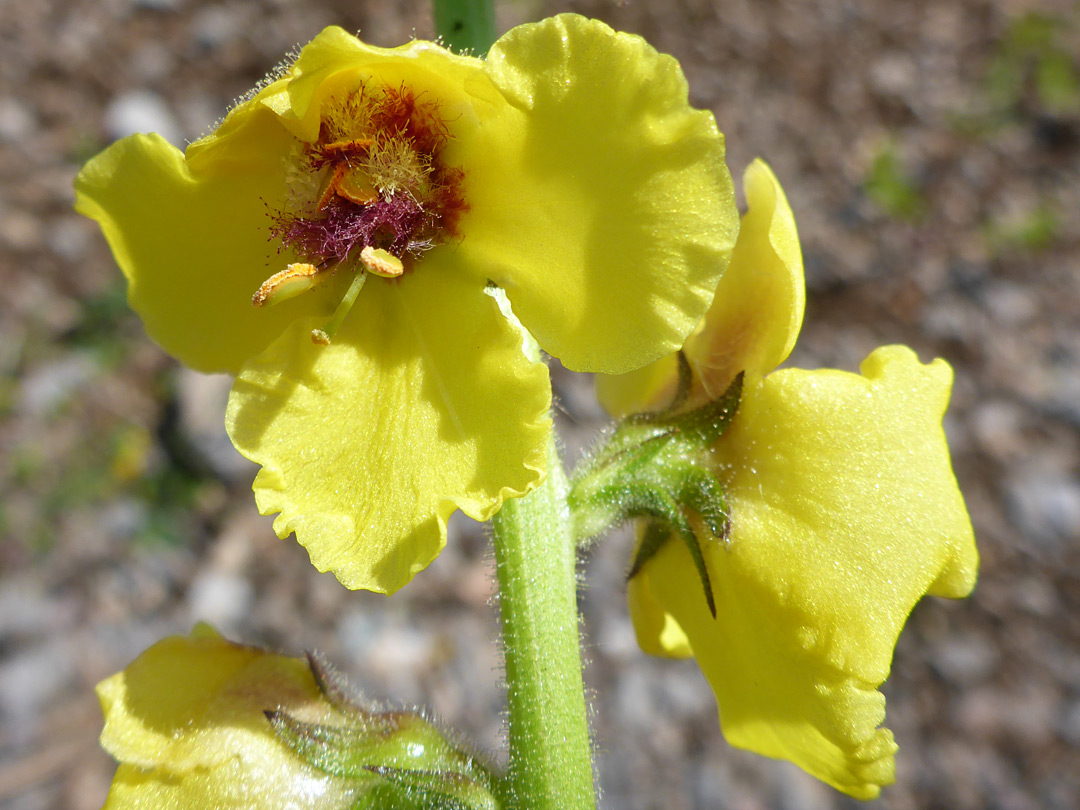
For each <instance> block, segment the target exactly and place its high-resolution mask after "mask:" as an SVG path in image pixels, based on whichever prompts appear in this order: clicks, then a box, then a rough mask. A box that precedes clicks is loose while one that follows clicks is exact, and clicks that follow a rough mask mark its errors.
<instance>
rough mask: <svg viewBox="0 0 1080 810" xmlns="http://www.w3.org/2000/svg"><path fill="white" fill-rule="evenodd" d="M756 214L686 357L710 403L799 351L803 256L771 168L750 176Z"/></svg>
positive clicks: (754, 166)
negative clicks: (741, 377) (736, 382)
mask: <svg viewBox="0 0 1080 810" xmlns="http://www.w3.org/2000/svg"><path fill="white" fill-rule="evenodd" d="M743 190H744V191H745V193H746V202H747V205H748V210H747V212H746V214H745V215H744V216H743V218H742V224H741V226H740V228H739V239H738V241H737V242H736V243H735V252H734V254H733V255H732V257H731V266H730V267H729V268H728V271H727V272H726V273H725V274H724V276H723V278H721V279H720V284H719V285H718V286H717V288H716V297H715V298H714V299H713V303H712V306H711V307H710V308H709V313H708V315H706V316H705V325H704V328H703V329H701V330H699V331H696V332H695V333H694V334H693V335H692V336H691V337H690V338H689V339H688V340H687V341H686V347H685V351H686V356H687V359H688V360H689V361H690V366H691V368H693V369H694V377H695V383H697V384H700V385H701V387H702V388H703V389H704V391H703V393H704V397H703V398H705V399H715V398H716V397H718V396H720V395H721V394H722V393H723V392H724V391H726V390H727V387H728V386H729V385H730V384H731V381H732V380H733V379H734V378H735V375H736V374H738V373H739V372H740V371H745V372H747V375H748V376H750V377H753V376H755V375H756V376H763V375H765V374H768V373H769V372H770V371H772V370H773V369H774V368H776V367H777V366H778V365H780V364H781V363H782V362H784V360H785V359H787V356H788V355H789V354H790V353H791V349H792V347H794V345H795V339H796V338H797V337H798V336H799V328H800V327H801V326H802V319H803V310H804V308H805V306H806V284H805V281H804V278H803V263H802V251H801V250H800V248H799V234H798V232H797V231H796V229H795V217H794V215H793V214H792V213H791V207H790V206H789V205H788V201H787V198H786V197H785V196H784V190H783V189H782V188H781V187H780V183H779V181H777V179H776V176H775V175H774V174H773V173H772V170H771V169H770V168H769V167H768V165H766V163H765V162H764V161H762V160H760V159H758V160H755V161H754V162H753V163H751V164H750V166H749V167H747V169H746V172H745V173H744V174H743Z"/></svg>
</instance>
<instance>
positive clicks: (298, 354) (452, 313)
mask: <svg viewBox="0 0 1080 810" xmlns="http://www.w3.org/2000/svg"><path fill="white" fill-rule="evenodd" d="M434 260H436V257H434V256H431V257H428V259H427V261H429V262H430V261H434ZM426 269H428V270H430V271H431V272H425V273H408V274H406V275H404V276H403V277H402V278H401V279H399V280H394V281H388V282H381V281H377V282H372V283H371V284H368V285H367V286H366V287H365V288H364V290H363V293H362V294H361V295H360V296H359V297H358V299H357V301H356V304H355V306H354V307H353V310H352V312H351V313H350V314H349V316H348V318H347V319H346V320H345V322H344V324H343V325H342V326H341V328H340V330H339V331H338V332H337V333H336V334H335V335H334V336H333V341H332V342H331V343H330V345H328V346H313V345H312V344H311V342H310V341H309V340H308V339H307V333H308V332H310V330H311V329H312V326H313V325H314V324H312V322H310V321H307V322H300V323H298V324H297V325H296V326H295V327H294V328H293V329H290V330H289V331H287V332H286V333H285V334H284V335H283V336H282V337H281V338H280V339H279V340H278V341H276V342H275V343H273V344H272V345H271V346H270V348H269V349H267V351H266V352H264V353H263V354H261V355H259V356H258V357H255V358H253V359H252V360H251V361H250V362H249V363H247V364H246V365H245V366H244V369H243V371H242V372H241V374H240V376H239V377H238V379H237V381H236V383H235V385H234V386H233V391H232V394H231V396H230V400H229V408H228V413H227V416H226V423H227V427H228V430H229V435H230V437H231V438H232V440H233V443H234V444H235V445H236V447H237V448H238V449H239V450H240V451H241V452H242V453H243V454H244V455H246V456H247V457H248V458H250V459H252V460H253V461H255V462H257V463H259V464H261V465H262V467H263V469H262V470H261V471H260V472H259V474H258V476H257V477H256V479H255V499H256V502H257V503H258V505H259V509H260V511H261V512H262V513H263V514H272V513H275V512H280V513H281V514H280V515H278V517H277V518H276V520H275V521H274V529H275V531H276V532H277V534H278V536H279V537H287V536H288V535H289V534H290V533H292V532H295V533H296V536H297V539H298V540H299V542H300V543H301V544H302V545H304V546H305V547H306V548H307V549H308V552H309V554H310V555H311V561H312V563H313V564H314V565H315V567H316V568H318V569H319V570H320V571H326V570H330V571H333V572H334V574H335V576H337V577H338V579H339V580H341V582H342V583H343V584H344V585H346V587H349V588H365V589H368V590H374V591H379V592H382V593H391V592H393V591H396V590H398V589H399V588H401V587H402V586H403V585H404V584H405V583H407V582H408V581H409V580H410V579H411V578H412V577H413V576H414V575H415V574H416V573H417V572H418V571H420V570H421V569H423V568H424V567H426V566H427V565H428V564H429V563H430V562H431V560H432V559H434V557H435V555H436V554H438V552H439V551H440V550H441V549H442V547H443V545H444V544H445V542H446V521H447V519H448V518H449V516H450V513H451V512H453V511H454V509H461V510H462V511H463V512H464V513H465V514H467V515H469V516H470V517H472V518H475V519H477V520H486V519H488V518H489V517H491V515H492V514H493V513H494V512H496V511H497V510H498V508H499V506H500V505H501V504H502V501H503V499H504V498H506V497H515V496H518V495H521V494H523V493H525V492H527V491H529V490H530V489H532V488H533V487H534V486H536V485H537V484H538V483H539V482H540V481H541V480H542V478H543V476H544V470H545V468H546V443H547V437H548V434H549V431H550V429H551V424H550V418H549V416H548V408H549V406H550V397H551V391H550V384H549V382H548V376H547V370H546V368H545V367H544V366H543V365H542V364H540V363H536V362H533V361H531V360H529V359H528V358H527V357H526V355H525V353H524V351H523V342H522V335H521V333H520V332H519V331H518V330H517V329H516V328H515V327H513V326H512V325H511V324H510V323H509V322H508V321H507V320H506V319H505V318H504V317H503V315H502V313H501V312H500V311H499V308H498V304H497V302H496V301H495V300H494V299H493V298H491V297H490V296H487V295H484V294H483V288H479V289H478V288H477V287H476V286H475V285H474V284H473V283H472V282H471V281H470V280H469V279H468V278H463V277H462V276H460V275H455V274H452V273H443V272H439V270H440V268H439V267H438V266H436V265H428V266H427V268H426Z"/></svg>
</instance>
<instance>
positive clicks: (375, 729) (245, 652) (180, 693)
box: [97, 625, 493, 810]
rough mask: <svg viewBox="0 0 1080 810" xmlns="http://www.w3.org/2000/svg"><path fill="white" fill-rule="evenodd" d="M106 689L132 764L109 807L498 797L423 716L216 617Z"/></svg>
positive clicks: (294, 808) (162, 644)
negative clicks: (391, 705)
mask: <svg viewBox="0 0 1080 810" xmlns="http://www.w3.org/2000/svg"><path fill="white" fill-rule="evenodd" d="M97 692H98V698H99V699H100V701H101V707H102V711H103V713H104V714H105V728H104V730H103V731H102V733H101V745H102V747H103V748H104V749H105V750H106V751H107V752H108V753H109V754H110V755H111V756H112V757H114V758H115V759H116V760H117V761H118V762H119V763H120V764H119V767H118V768H117V771H116V776H115V778H114V779H113V784H112V789H111V790H110V792H109V797H108V800H107V802H106V804H105V810H162V808H204V807H206V808H208V807H213V808H218V810H231V809H232V808H236V810H304V809H305V808H311V809H312V810H316V808H317V809H318V810H334V809H335V808H341V809H342V810H362V808H368V807H389V806H393V807H402V808H403V810H405V808H412V807H414V806H416V807H418V806H420V805H421V804H423V802H422V801H421V800H420V799H421V798H422V797H426V798H428V799H433V798H435V797H439V796H442V797H444V798H447V797H451V798H457V799H462V800H466V801H465V802H464V803H463V804H461V806H469V807H485V806H493V803H492V801H491V799H490V794H489V792H488V791H489V787H490V785H489V782H490V776H489V775H488V773H487V772H486V771H485V770H483V768H482V766H480V765H479V764H478V763H477V762H476V761H475V760H474V759H473V758H472V757H470V756H468V755H466V754H463V753H462V752H460V751H459V750H457V749H456V748H454V747H453V746H452V745H451V744H450V743H448V742H447V740H446V739H445V738H444V737H443V736H442V734H441V733H440V732H439V731H437V730H436V729H435V728H434V727H433V726H432V725H431V724H430V723H428V722H427V721H426V720H424V719H423V718H422V717H420V716H419V715H417V714H414V713H410V712H397V711H389V712H383V713H374V712H370V711H368V710H366V709H364V708H363V707H362V706H360V705H359V704H356V703H353V702H351V699H350V698H349V697H348V696H347V695H344V693H343V692H342V687H341V685H340V684H339V683H337V681H336V679H335V677H334V673H332V672H330V671H328V670H326V669H324V668H322V665H319V664H318V663H317V660H315V659H312V660H311V661H306V660H304V659H302V658H288V657H285V656H282V655H274V654H272V653H269V652H266V651H264V650H261V649H258V648H257V647H248V646H243V645H240V644H234V643H232V642H230V641H227V640H226V639H224V638H222V637H221V636H219V635H218V634H217V633H216V632H215V631H214V630H212V629H211V628H209V627H208V626H206V625H200V626H198V627H196V628H195V630H194V631H193V632H192V633H191V635H190V636H187V637H184V636H174V637H171V638H166V639H163V640H161V641H159V642H158V643H157V644H155V645H154V646H152V647H151V648H150V649H148V650H146V651H145V652H143V653H142V655H140V656H139V657H138V658H137V659H135V661H133V662H132V663H131V665H130V666H129V667H128V668H127V669H125V670H124V671H123V672H118V673H117V674H115V675H113V676H112V677H111V678H107V679H106V680H104V681H102V682H101V683H100V684H98V687H97ZM409 797H412V798H409ZM414 802H415V803H414ZM424 806H427V805H424ZM440 806H441V805H440ZM454 806H458V805H454Z"/></svg>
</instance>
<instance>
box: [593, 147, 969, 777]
mask: <svg viewBox="0 0 1080 810" xmlns="http://www.w3.org/2000/svg"><path fill="white" fill-rule="evenodd" d="M745 188H746V195H747V200H748V203H749V211H748V212H747V214H746V215H745V217H744V219H743V225H742V230H741V231H740V234H739V241H738V244H737V246H736V248H735V252H734V255H733V258H732V263H731V266H730V267H729V269H728V271H727V273H726V275H725V276H724V278H723V279H722V280H721V282H720V286H719V288H718V290H717V297H716V303H715V304H714V305H713V308H712V310H711V311H710V313H709V314H708V316H707V317H706V320H705V323H704V324H703V327H702V328H701V329H699V330H698V331H697V332H695V334H694V336H693V337H692V338H691V339H690V340H688V341H687V345H686V349H685V351H686V353H687V359H688V361H689V363H690V366H691V368H692V369H693V370H694V383H693V388H692V392H693V393H692V397H691V402H690V405H693V404H696V403H698V402H700V401H701V399H702V398H705V397H707V396H716V395H718V394H719V393H721V392H723V391H724V390H725V389H726V388H727V386H728V385H729V384H730V382H731V381H732V379H733V378H734V376H735V374H737V373H738V372H739V371H745V372H746V377H745V382H744V386H743V393H742V398H741V401H740V403H739V406H738V410H737V412H736V414H735V416H734V418H733V420H732V422H731V424H730V426H729V427H728V429H727V431H726V432H725V433H724V435H723V436H722V437H721V438H720V439H719V441H717V442H716V444H715V445H714V446H713V447H712V448H711V449H710V455H709V463H710V465H711V467H712V471H713V472H714V473H715V474H716V476H717V477H718V479H719V480H720V482H721V483H722V485H723V488H724V495H725V497H726V499H727V504H728V508H729V514H730V518H731V535H730V539H729V542H728V543H727V544H726V545H725V544H723V543H721V542H720V541H719V540H716V539H714V538H709V539H707V540H704V542H703V551H704V556H705V559H706V565H707V567H708V570H709V574H710V577H711V579H712V586H713V592H714V598H715V602H716V618H715V619H714V618H713V616H712V615H711V613H710V612H709V609H708V606H707V604H706V601H705V597H704V594H703V593H702V592H701V589H700V586H699V585H698V582H699V579H698V575H697V573H696V570H695V568H694V564H693V561H692V559H691V557H690V555H689V553H688V552H687V550H686V548H685V546H684V545H683V544H682V543H679V542H669V543H666V544H665V545H664V546H663V548H662V549H661V550H660V551H659V552H658V553H657V554H656V556H655V557H653V558H652V559H651V560H649V561H648V562H647V563H646V564H645V566H644V568H643V569H642V571H641V573H640V574H639V575H638V576H636V577H635V578H634V579H632V580H631V581H630V584H629V600H630V612H631V616H632V618H633V621H634V625H635V629H636V631H637V635H638V639H639V642H640V643H641V646H642V648H643V649H645V650H646V651H647V652H650V653H653V654H657V655H672V656H687V655H693V656H694V658H695V659H696V660H697V662H698V664H699V666H700V667H701V669H702V671H703V672H704V674H705V676H706V678H707V679H708V681H709V684H710V685H711V686H712V689H713V692H714V693H715V695H716V699H717V704H718V706H719V711H720V721H721V725H722V728H723V732H724V736H725V737H726V738H727V740H728V741H729V742H730V743H731V744H732V745H735V746H737V747H739V748H746V749H749V750H751V751H755V752H757V753H760V754H764V755H766V756H771V757H777V758H782V759H787V760H790V761H791V762H794V763H795V764H796V765H798V766H799V767H801V768H803V769H804V770H805V771H807V772H808V773H810V774H812V775H813V776H816V777H817V778H819V779H821V780H822V781H824V782H827V783H828V784H830V785H832V786H833V787H835V788H837V789H838V790H841V791H843V792H844V793H847V794H849V795H851V796H855V797H858V798H862V799H869V798H873V797H875V796H877V795H878V793H879V792H880V788H881V786H882V785H886V784H890V783H891V782H892V781H894V778H895V777H894V773H895V765H894V757H893V755H894V753H895V751H896V744H895V742H894V740H893V736H892V733H891V732H890V731H889V730H888V729H885V728H882V727H881V723H882V721H883V720H884V717H885V698H884V696H883V695H882V694H881V693H880V692H879V691H878V687H879V686H880V685H881V683H882V682H883V681H884V680H885V678H886V677H887V676H888V673H889V668H890V665H891V661H892V655H893V649H894V647H895V644H896V640H897V637H898V636H899V634H900V631H901V629H902V628H903V625H904V622H905V620H906V619H907V616H908V615H909V614H910V612H911V610H912V608H913V607H914V606H915V604H916V603H917V602H918V601H919V600H920V599H921V598H922V596H923V595H924V594H932V595H935V596H947V597H962V596H966V595H967V594H968V593H970V591H971V589H972V588H973V587H974V584H975V577H976V571H977V567H978V556H977V553H976V550H975V541H974V536H973V532H972V528H971V522H970V519H969V517H968V514H967V510H966V508H965V506H964V501H963V498H962V496H961V494H960V491H959V489H958V487H957V484H956V479H955V476H954V474H953V471H952V467H951V463H950V460H949V451H948V447H947V445H946V442H945V435H944V432H943V430H942V426H941V421H942V417H943V415H944V413H945V409H946V407H947V405H948V400H949V392H950V388H951V383H952V372H951V370H950V368H949V366H948V365H947V364H946V363H945V362H944V361H943V360H935V361H934V362H932V363H930V364H929V365H924V364H922V363H920V362H919V361H918V359H917V358H916V357H915V355H914V353H913V352H912V351H911V350H910V349H908V348H906V347H903V346H886V347H883V348H879V349H877V350H875V351H874V352H873V353H872V354H871V355H870V356H869V357H868V358H867V359H866V360H865V361H863V363H862V366H861V369H860V372H861V373H860V374H851V373H847V372H842V371H835V370H820V371H804V370H801V369H786V370H780V371H772V373H769V372H770V371H771V370H772V369H773V368H774V367H775V366H776V365H777V364H779V363H781V362H783V360H784V359H785V358H786V357H787V355H788V353H789V352H790V350H791V347H792V346H793V345H794V343H795V338H796V336H797V334H798V330H799V326H800V324H801V321H802V306H803V295H804V293H803V280H802V259H801V254H800V252H799V247H798V239H797V234H796V231H795V222H794V218H793V217H792V215H791V211H790V209H789V207H788V205H787V201H786V200H785V198H784V194H783V191H782V189H781V188H780V186H779V184H778V183H777V181H776V179H775V177H774V176H773V175H772V173H771V171H769V169H768V168H767V167H766V166H765V164H764V163H762V162H760V161H757V162H755V163H754V164H753V165H751V167H750V168H749V169H748V170H747V172H746V177H745ZM673 368H674V363H673V362H672V361H670V360H666V361H664V362H662V363H659V364H655V365H653V366H651V367H647V368H645V369H642V370H641V371H639V372H637V373H635V374H632V375H626V376H624V377H621V378H612V379H605V380H602V381H601V395H602V397H603V398H604V399H605V401H606V402H607V404H608V405H609V408H610V409H611V410H612V411H614V412H616V413H627V412H630V411H632V410H634V409H637V410H641V409H643V408H645V407H650V406H656V405H657V404H658V403H661V404H662V403H663V402H664V401H666V398H667V397H669V396H670V393H671V391H672V390H673V388H674V379H673V377H672V374H673ZM766 375H767V376H766Z"/></svg>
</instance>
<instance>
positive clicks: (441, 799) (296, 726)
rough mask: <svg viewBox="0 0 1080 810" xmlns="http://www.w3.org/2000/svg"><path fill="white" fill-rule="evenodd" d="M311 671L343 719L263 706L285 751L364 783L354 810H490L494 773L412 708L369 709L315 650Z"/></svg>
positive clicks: (494, 806) (493, 807)
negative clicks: (304, 716) (318, 719)
mask: <svg viewBox="0 0 1080 810" xmlns="http://www.w3.org/2000/svg"><path fill="white" fill-rule="evenodd" d="M307 657H308V663H309V666H310V668H311V672H312V675H313V676H314V678H315V682H316V684H317V685H318V687H319V690H320V691H321V692H322V694H323V696H324V697H325V698H326V700H327V701H328V702H329V703H330V704H331V705H332V706H333V708H334V709H335V710H336V711H337V713H338V714H339V716H340V717H342V718H344V721H343V722H341V721H337V722H334V723H332V724H322V723H310V722H305V721H302V720H300V719H297V718H296V717H293V716H290V715H289V714H287V713H286V712H283V711H266V712H265V714H266V718H267V720H268V721H269V722H270V725H271V727H272V728H273V730H274V734H275V735H276V736H277V738H278V740H280V741H281V742H282V743H283V744H284V745H285V746H286V747H287V748H289V749H290V750H291V751H292V753H293V754H294V755H295V756H297V757H299V758H300V759H302V760H303V761H304V762H306V763H307V764H308V765H310V766H311V767H313V768H315V769H316V770H318V771H321V772H322V773H325V774H327V775H329V776H334V777H339V778H344V779H357V780H362V781H365V782H366V781H369V780H371V779H372V778H373V777H374V778H377V779H378V780H379V783H378V784H377V786H376V787H374V788H371V789H368V790H366V791H365V792H364V794H363V799H362V800H361V802H360V803H358V804H356V805H354V807H355V808H357V810H361V808H371V810H375V809H376V808H383V807H396V808H397V807H399V808H403V810H414V808H415V810H420V808H436V810H497V808H498V807H499V805H498V802H497V801H496V799H495V797H494V789H493V785H494V782H495V779H496V777H495V776H494V775H493V774H492V773H491V772H490V771H488V770H487V769H486V768H485V767H484V766H483V765H482V764H481V763H480V762H478V761H477V759H476V758H475V757H473V756H472V755H470V754H467V753H465V752H464V751H462V750H461V749H460V748H458V747H457V746H456V745H455V744H454V743H452V742H450V741H449V740H447V738H446V737H445V736H444V735H443V734H442V732H440V731H439V730H438V729H436V728H435V726H434V725H433V724H432V723H431V722H430V721H428V720H427V719H426V718H425V717H423V716H422V715H421V714H420V713H419V712H416V711H375V710H373V709H371V708H369V707H366V706H364V705H362V704H361V703H360V702H358V701H357V700H356V699H355V698H354V697H353V696H352V695H351V694H350V693H349V690H348V687H347V686H346V684H345V681H344V678H343V677H342V676H341V675H340V674H339V673H337V671H336V670H334V669H333V668H332V667H331V666H330V665H329V664H328V663H327V662H326V661H325V660H324V659H323V658H322V657H321V656H320V655H318V654H316V653H308V656H307Z"/></svg>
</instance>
